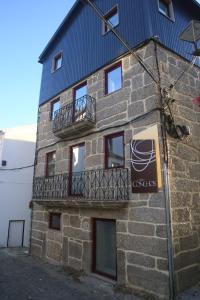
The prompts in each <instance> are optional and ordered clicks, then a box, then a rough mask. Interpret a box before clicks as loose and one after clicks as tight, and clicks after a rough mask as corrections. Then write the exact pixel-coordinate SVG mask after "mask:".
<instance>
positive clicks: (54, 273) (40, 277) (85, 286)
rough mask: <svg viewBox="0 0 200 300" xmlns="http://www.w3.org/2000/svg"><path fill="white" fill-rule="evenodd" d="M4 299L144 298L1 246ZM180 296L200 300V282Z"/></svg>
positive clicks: (1, 298)
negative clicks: (199, 284)
mask: <svg viewBox="0 0 200 300" xmlns="http://www.w3.org/2000/svg"><path fill="white" fill-rule="evenodd" d="M146 299H147V298H146ZM149 299H150V298H149ZM0 300H143V299H142V298H139V297H137V296H134V295H132V294H127V293H122V292H121V291H120V292H119V291H118V292H117V291H116V289H115V286H114V283H112V282H109V281H104V280H102V279H100V278H98V277H94V276H87V275H84V274H82V273H80V272H73V271H72V270H69V269H64V268H62V267H60V266H55V265H51V264H48V263H47V262H45V261H42V260H40V259H37V258H33V257H31V256H29V255H28V251H24V250H20V249H0ZM177 300H200V286H197V287H194V288H193V289H190V290H189V291H187V292H185V293H184V294H181V295H179V296H178V297H177Z"/></svg>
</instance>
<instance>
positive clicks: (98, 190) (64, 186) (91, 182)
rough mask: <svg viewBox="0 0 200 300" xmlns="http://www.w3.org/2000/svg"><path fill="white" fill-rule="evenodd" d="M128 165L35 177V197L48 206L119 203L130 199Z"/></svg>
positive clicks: (107, 205) (120, 204) (101, 205)
mask: <svg viewBox="0 0 200 300" xmlns="http://www.w3.org/2000/svg"><path fill="white" fill-rule="evenodd" d="M129 188H130V185H129V172H128V169H123V168H117V169H107V170H103V169H97V170H90V171H84V172H79V173H71V174H70V173H65V174H58V175H54V176H51V177H35V178H34V181H33V201H35V202H37V203H39V204H42V205H45V206H64V207H65V206H83V207H84V206H86V207H88V206H96V207H99V206H100V207H109V206H110V207H119V206H123V205H125V204H126V203H127V202H128V200H129Z"/></svg>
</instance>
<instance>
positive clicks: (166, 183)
mask: <svg viewBox="0 0 200 300" xmlns="http://www.w3.org/2000/svg"><path fill="white" fill-rule="evenodd" d="M153 42H154V49H155V58H156V64H157V69H158V77H159V83H158V90H159V96H160V106H161V110H160V121H161V133H162V144H163V150H164V170H163V171H164V172H163V173H164V174H163V175H164V196H165V204H166V223H167V253H168V265H169V290H170V300H175V273H174V255H173V254H174V253H173V243H172V222H171V205H170V204H171V201H170V181H169V156H168V144H167V135H166V132H167V131H166V128H165V121H164V110H163V95H162V88H161V76H160V69H159V62H158V52H157V42H156V40H154V39H153Z"/></svg>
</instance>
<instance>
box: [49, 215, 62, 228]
mask: <svg viewBox="0 0 200 300" xmlns="http://www.w3.org/2000/svg"><path fill="white" fill-rule="evenodd" d="M60 220H61V213H53V212H51V213H50V214H49V228H50V229H56V230H60V227H61V226H60Z"/></svg>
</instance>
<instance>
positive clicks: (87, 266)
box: [82, 242, 92, 273]
mask: <svg viewBox="0 0 200 300" xmlns="http://www.w3.org/2000/svg"><path fill="white" fill-rule="evenodd" d="M82 265H83V270H84V271H85V272H88V273H90V272H91V271H92V242H83V258H82Z"/></svg>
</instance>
